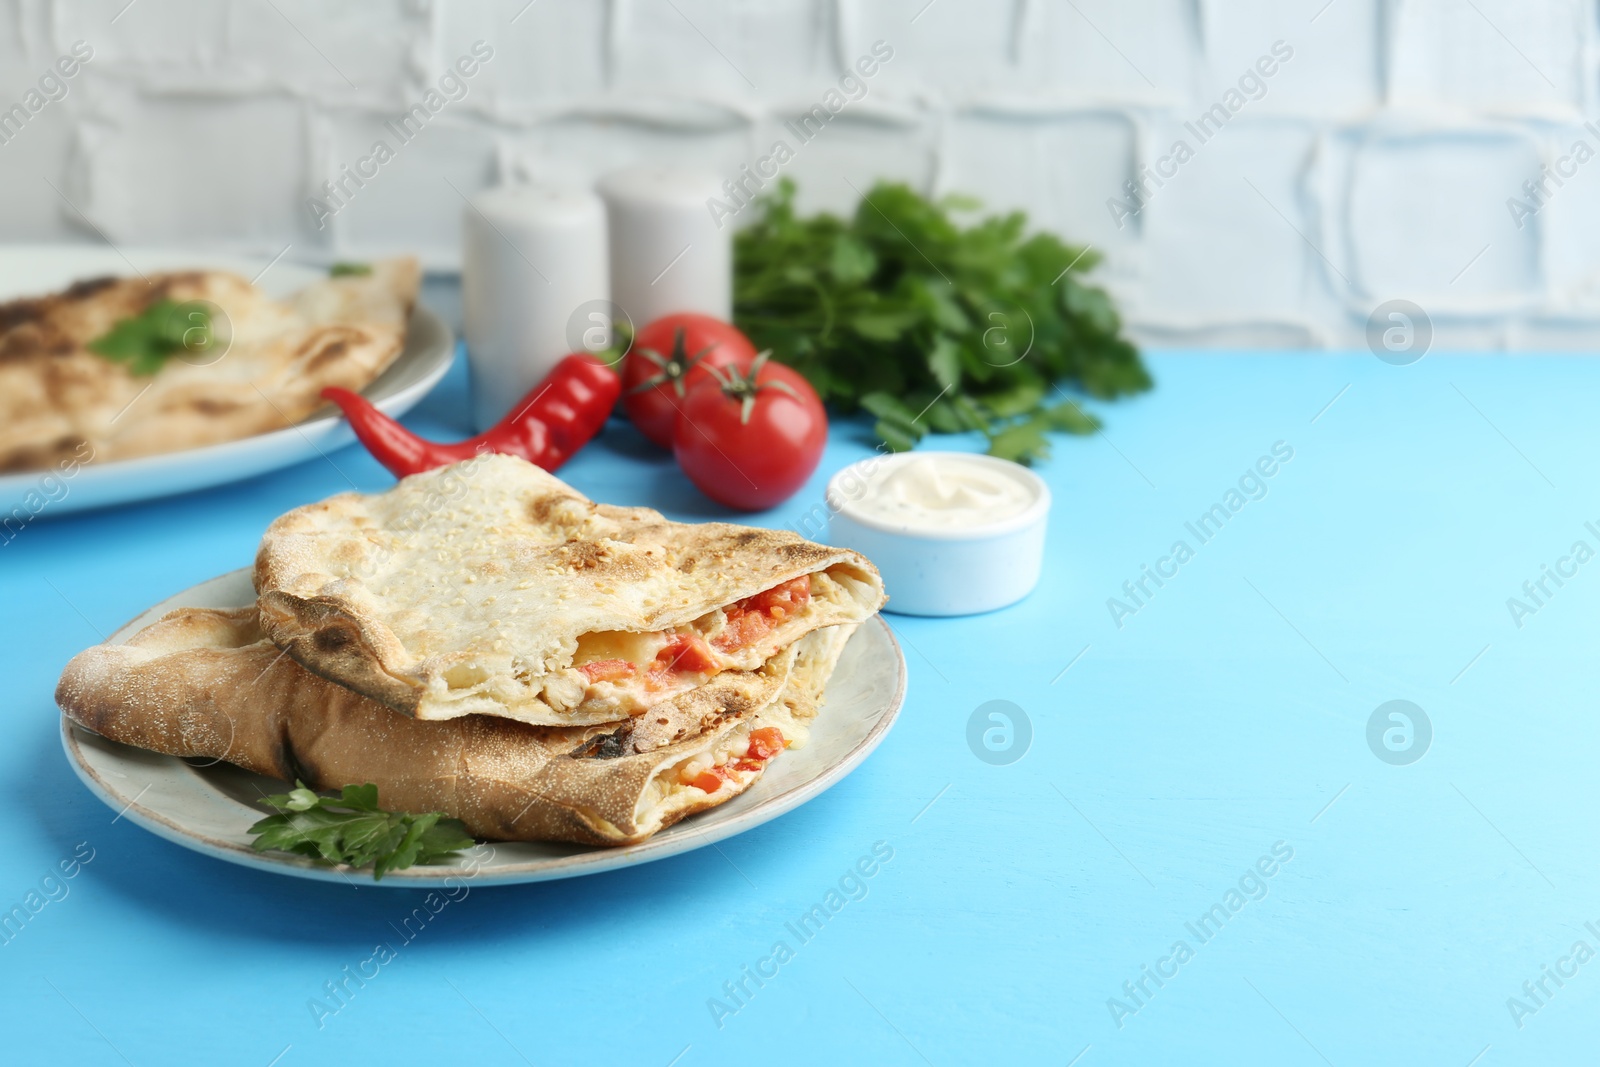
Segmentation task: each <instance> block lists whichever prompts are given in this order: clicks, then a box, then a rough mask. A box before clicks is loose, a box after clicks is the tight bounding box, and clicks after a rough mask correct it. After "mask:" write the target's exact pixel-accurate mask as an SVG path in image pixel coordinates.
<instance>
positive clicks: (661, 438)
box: [622, 312, 756, 448]
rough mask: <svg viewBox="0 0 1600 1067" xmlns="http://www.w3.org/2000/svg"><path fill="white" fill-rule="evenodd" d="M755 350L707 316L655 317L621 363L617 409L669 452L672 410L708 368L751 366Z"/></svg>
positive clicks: (733, 329) (739, 335) (675, 421)
mask: <svg viewBox="0 0 1600 1067" xmlns="http://www.w3.org/2000/svg"><path fill="white" fill-rule="evenodd" d="M755 358H756V347H755V345H753V344H751V343H750V338H748V337H746V336H745V335H744V334H742V333H740V332H739V330H738V328H737V327H735V326H733V325H731V324H730V323H726V322H723V321H722V320H721V319H714V318H712V317H711V316H710V315H697V314H693V313H691V312H685V313H683V314H679V315H667V316H665V317H663V318H659V319H657V320H655V321H654V322H652V323H650V325H648V326H646V327H645V328H644V329H642V330H640V331H639V334H638V336H637V337H635V338H634V339H633V347H632V348H630V349H629V350H628V358H627V359H626V360H624V361H623V364H622V409H623V410H624V411H626V412H627V413H628V418H630V419H632V420H633V424H634V425H635V426H637V427H639V429H640V431H642V432H643V433H644V435H645V436H646V437H648V438H650V440H652V441H654V442H655V443H656V444H658V445H660V446H661V447H662V448H671V447H672V431H673V428H674V427H676V426H677V425H678V409H679V408H680V407H682V406H683V400H684V397H685V396H687V395H688V391H689V389H690V388H691V387H692V386H694V385H695V384H697V383H699V382H701V381H703V380H705V379H707V378H709V377H710V376H711V372H710V371H709V370H708V369H707V368H709V367H719V368H720V367H733V366H737V367H739V368H741V369H743V368H745V367H748V366H750V364H751V363H753V362H755Z"/></svg>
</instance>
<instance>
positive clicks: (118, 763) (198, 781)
mask: <svg viewBox="0 0 1600 1067" xmlns="http://www.w3.org/2000/svg"><path fill="white" fill-rule="evenodd" d="M254 600H255V591H254V589H252V588H251V585H250V571H249V570H248V569H245V570H237V571H234V572H233V573H231V574H224V575H222V576H221V577H220V578H213V579H211V580H210V581H209V582H202V583H201V584H199V585H197V586H195V587H194V588H192V589H188V590H185V591H184V592H182V593H179V594H178V595H177V596H174V597H172V598H170V599H168V600H167V601H165V602H163V603H161V604H157V605H156V606H155V607H153V608H151V609H150V610H149V611H147V612H145V613H144V614H143V615H141V616H139V617H138V618H137V619H134V620H133V621H132V622H130V623H128V624H127V625H126V626H124V627H123V628H122V629H120V630H118V631H117V632H116V633H115V634H113V635H112V636H111V640H112V642H114V643H115V642H121V641H125V640H127V639H128V638H129V637H130V636H132V635H133V634H136V633H138V632H139V631H140V630H142V629H143V628H144V627H146V626H148V625H149V624H150V623H152V622H154V621H155V620H156V619H158V618H160V617H161V616H162V615H164V614H166V613H167V612H169V611H171V610H173V609H174V608H180V607H206V608H237V607H243V606H245V605H248V604H251V603H253V602H254ZM905 691H906V661H905V657H904V656H903V655H902V654H901V652H900V646H899V644H898V643H896V641H895V639H894V635H893V634H891V633H890V632H889V626H888V624H887V623H885V622H884V621H883V620H882V619H881V618H878V617H877V616H874V617H873V618H872V619H871V620H870V621H869V622H867V624H866V625H864V626H862V627H861V628H860V629H859V630H857V631H856V633H855V636H854V637H852V638H851V639H850V643H849V644H848V645H846V646H845V649H844V654H843V655H842V656H841V657H840V658H839V666H838V668H837V669H836V670H835V671H834V673H833V677H832V678H830V679H829V680H828V688H827V692H826V700H825V703H824V704H823V708H822V711H821V712H820V713H819V714H818V716H817V720H816V723H815V724H814V725H813V726H812V729H811V739H810V741H809V742H808V743H807V744H806V745H805V746H804V747H803V748H797V749H793V750H791V751H789V752H785V753H784V754H783V755H782V757H781V758H779V759H777V760H774V761H773V763H772V765H771V766H770V767H768V768H767V770H766V771H765V772H764V773H763V774H762V775H761V777H760V779H759V780H757V782H756V784H755V785H753V786H751V787H750V788H749V789H747V790H745V791H744V792H743V793H741V794H740V795H739V796H736V797H734V798H733V799H732V800H730V801H728V802H727V803H726V804H723V805H721V806H719V807H715V808H712V809H711V810H710V811H706V812H702V813H700V814H699V815H694V816H691V817H689V818H687V819H685V820H684V821H682V822H680V823H677V824H676V825H674V826H669V827H668V828H667V829H665V830H663V831H661V832H660V833H659V834H656V835H655V836H654V837H652V838H650V839H649V840H648V841H645V842H644V843H642V844H638V845H630V846H628V847H626V848H590V847H585V846H582V845H564V844H548V843H536V842H495V843H493V844H492V845H482V846H479V847H478V848H477V849H476V850H474V851H473V852H471V853H464V854H463V855H462V857H461V858H460V859H458V860H456V861H454V862H452V863H448V864H440V865H437V866H428V867H412V868H409V869H407V870H402V871H395V872H393V873H392V874H388V875H385V876H384V879H383V881H382V882H380V883H378V884H379V885H392V886H403V887H416V886H436V885H443V884H445V881H446V879H450V884H451V885H455V884H456V883H457V882H458V881H459V880H461V879H466V878H470V879H471V880H472V882H473V883H474V884H479V885H495V884H500V883H508V882H539V881H545V880H547V879H551V878H570V877H572V876H574V875H579V874H593V873H595V872H597V871H608V870H612V869H614V868H617V867H631V866H634V865H635V864H639V863H647V862H649V861H650V860H658V859H663V858H665V857H667V856H675V855H677V854H678V853H680V852H687V851H689V850H690V849H695V848H700V847H702V846H704V845H709V844H712V843H714V842H717V841H721V840H722V839H723V838H726V837H732V836H733V835H734V834H738V833H743V832H744V831H745V830H749V829H750V828H752V827H755V826H759V825H761V824H762V823H764V822H766V821H767V820H769V819H775V818H777V817H778V816H779V815H782V814H783V813H784V812H786V811H789V810H791V809H793V808H796V807H798V806H799V805H801V804H804V803H805V802H806V801H808V800H810V799H811V798H812V797H814V796H816V795H817V794H819V793H821V792H822V791H823V790H825V789H827V788H828V787H829V786H831V785H833V784H834V783H835V782H837V781H839V780H840V779H842V778H843V777H844V776H845V775H847V774H849V773H850V772H851V771H853V770H855V768H856V767H857V766H858V765H860V763H861V761H862V760H864V759H866V758H867V754H868V753H870V752H871V751H872V750H873V749H874V748H876V747H878V743H879V742H880V741H882V740H883V738H884V735H886V734H887V733H888V732H889V727H890V726H892V725H893V724H894V720H895V716H896V715H897V714H898V713H899V711H900V703H901V701H902V700H903V699H904V697H905ZM61 743H62V746H63V747H64V748H65V749H66V751H67V759H68V760H69V761H71V763H72V768H73V770H75V771H77V773H78V777H79V778H82V779H83V782H84V784H85V785H87V786H88V787H89V788H90V790H92V791H93V792H94V794H95V795H96V796H98V797H99V798H100V799H101V800H103V801H105V802H106V804H107V805H108V806H110V808H111V809H112V810H113V811H117V812H120V813H121V816H120V817H123V818H126V819H128V820H129V821H130V822H135V823H138V824H139V825H140V826H143V827H144V828H145V829H147V830H150V831H152V832H153V833H156V834H159V835H161V836H162V837H164V838H166V839H167V840H169V841H176V842H177V843H178V844H180V845H183V846H184V847H186V848H192V849H194V850H195V851H196V852H203V853H205V854H206V855H208V856H216V857H217V858H219V859H224V860H228V861H230V862H232V863H239V864H243V865H244V866H246V867H256V868H259V869H261V870H267V871H276V872H277V873H279V874H291V875H297V876H299V877H302V878H319V879H322V880H324V881H355V880H359V881H360V883H361V884H366V885H371V884H372V875H371V873H370V872H368V871H352V870H350V869H349V868H345V867H322V866H318V865H317V864H315V863H313V862H312V861H311V860H310V859H307V858H304V857H301V856H294V855H289V854H286V853H277V852H274V853H261V852H256V851H255V850H253V849H252V848H251V847H250V835H249V833H248V832H247V831H248V830H249V827H250V825H251V824H252V823H254V822H255V821H256V820H257V819H260V818H261V817H262V816H263V815H265V814H268V812H267V809H265V808H263V807H261V805H260V804H258V803H256V801H257V800H258V799H259V798H260V797H262V796H265V795H267V794H268V793H281V792H283V791H284V783H283V782H280V781H278V780H276V779H272V778H265V777H262V776H261V775H258V774H251V773H249V772H248V771H243V770H240V769H239V768H237V767H234V766H231V765H229V764H226V763H216V764H211V765H209V766H206V765H203V764H204V763H205V761H199V760H193V761H191V760H182V759H179V758H177V757H176V756H164V755H161V754H160V753H156V752H147V751H145V750H143V749H138V748H133V747H131V746H128V745H122V744H118V743H117V742H115V741H108V740H106V739H105V738H103V737H101V736H99V735H98V734H94V733H91V732H89V731H88V730H85V729H83V727H81V726H78V725H77V724H76V723H73V722H71V721H70V720H68V719H67V718H66V717H65V716H63V717H62V719H61Z"/></svg>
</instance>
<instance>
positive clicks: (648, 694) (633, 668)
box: [572, 574, 841, 717]
mask: <svg viewBox="0 0 1600 1067" xmlns="http://www.w3.org/2000/svg"><path fill="white" fill-rule="evenodd" d="M802 583H803V584H802ZM839 592H841V591H840V590H839V589H838V586H837V583H835V582H834V581H833V580H832V579H830V578H829V577H828V576H827V575H825V574H814V575H807V576H802V577H801V578H797V579H794V580H793V581H790V582H784V583H780V584H779V585H777V586H774V587H773V588H772V589H768V590H765V591H763V592H761V593H758V594H756V595H755V596H752V597H747V598H746V599H744V600H741V601H739V602H738V603H737V604H731V605H729V606H727V607H725V608H718V609H716V610H714V611H711V612H708V613H706V614H705V615H702V616H701V617H700V618H698V619H696V620H695V621H694V622H692V623H690V624H689V625H688V626H685V627H680V628H678V629H676V630H657V631H652V632H648V633H635V632H631V631H624V630H612V631H600V632H594V633H587V634H583V635H581V636H580V637H579V638H578V647H577V651H576V652H575V653H574V654H573V657H572V669H573V671H575V672H577V674H578V675H579V676H580V677H581V679H582V680H583V681H584V682H586V683H587V688H586V689H585V691H584V695H583V697H582V701H581V703H582V704H584V705H587V706H594V705H600V706H604V707H607V708H610V709H614V710H615V711H616V712H618V713H619V717H620V715H636V714H638V713H640V712H642V711H643V710H644V709H646V708H647V707H649V706H650V705H652V704H655V703H658V702H660V701H662V700H667V699H670V698H671V697H673V696H675V695H677V694H679V693H683V692H686V691H688V690H690V689H693V688H695V687H696V686H698V685H701V684H703V683H704V682H705V681H706V680H707V679H709V678H712V677H714V676H715V675H717V674H719V673H721V672H722V671H726V670H754V669H756V668H757V667H759V666H760V665H761V664H762V663H764V662H765V661H766V660H767V658H768V657H769V656H771V655H773V654H774V653H775V652H776V651H777V650H778V649H779V648H781V647H783V646H784V645H786V644H788V643H789V641H791V640H793V636H792V635H793V633H794V631H795V630H796V629H799V628H802V627H804V625H805V624H806V623H807V622H808V621H809V620H810V619H811V618H812V617H814V616H815V615H816V613H817V612H818V611H819V610H820V609H821V606H825V605H827V604H829V603H831V601H832V599H834V597H833V596H830V595H829V594H834V595H837V594H838V593H839ZM819 594H820V595H819Z"/></svg>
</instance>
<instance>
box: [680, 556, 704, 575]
mask: <svg viewBox="0 0 1600 1067" xmlns="http://www.w3.org/2000/svg"><path fill="white" fill-rule="evenodd" d="M698 562H699V561H698V560H696V559H695V557H694V556H684V557H683V559H682V560H680V561H679V562H678V569H679V570H680V571H682V572H683V573H685V574H693V573H694V568H695V564H696V563H698Z"/></svg>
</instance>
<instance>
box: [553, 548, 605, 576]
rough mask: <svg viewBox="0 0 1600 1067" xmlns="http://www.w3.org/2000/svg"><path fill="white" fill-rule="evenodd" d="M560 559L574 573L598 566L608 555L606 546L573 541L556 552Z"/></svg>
mask: <svg viewBox="0 0 1600 1067" xmlns="http://www.w3.org/2000/svg"><path fill="white" fill-rule="evenodd" d="M556 552H557V553H558V554H559V555H560V557H561V559H562V560H563V561H564V562H565V563H566V564H567V566H569V567H571V568H572V569H573V570H575V571H583V570H589V569H591V568H594V567H598V566H600V565H601V564H602V563H604V562H605V561H606V559H607V557H608V556H609V555H610V553H609V552H607V551H606V546H605V545H602V544H598V543H596V542H594V541H574V542H571V543H570V544H565V545H562V546H561V547H560V548H558V549H557V550H556Z"/></svg>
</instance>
